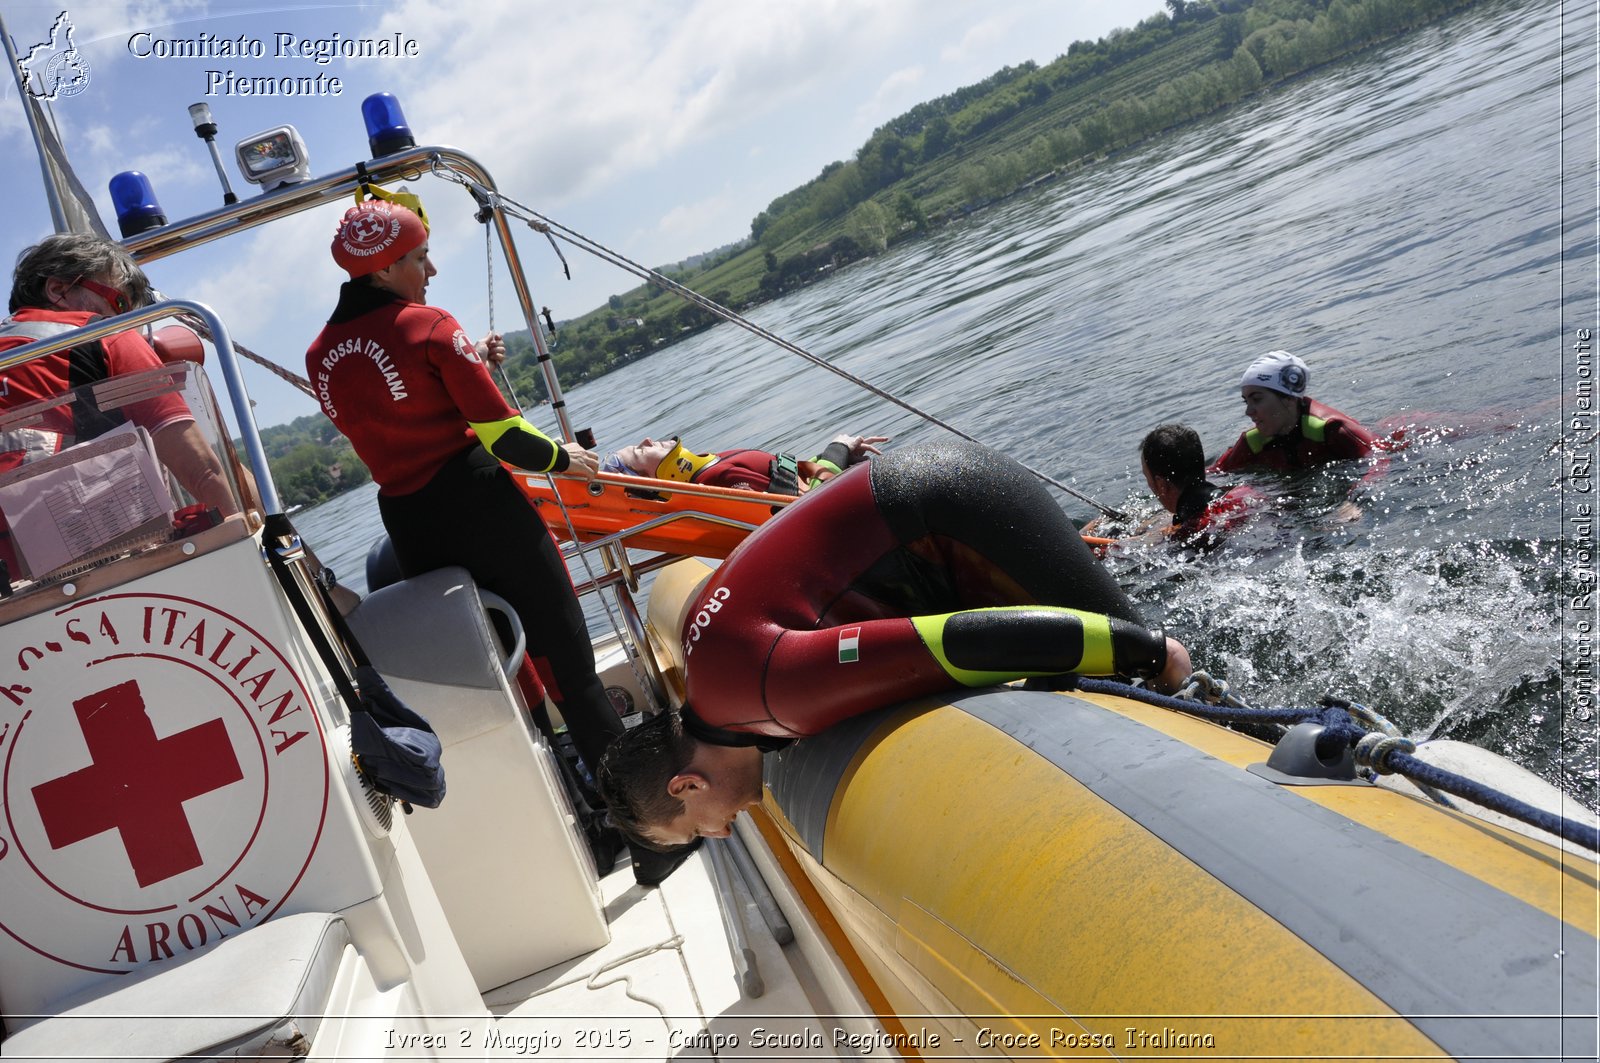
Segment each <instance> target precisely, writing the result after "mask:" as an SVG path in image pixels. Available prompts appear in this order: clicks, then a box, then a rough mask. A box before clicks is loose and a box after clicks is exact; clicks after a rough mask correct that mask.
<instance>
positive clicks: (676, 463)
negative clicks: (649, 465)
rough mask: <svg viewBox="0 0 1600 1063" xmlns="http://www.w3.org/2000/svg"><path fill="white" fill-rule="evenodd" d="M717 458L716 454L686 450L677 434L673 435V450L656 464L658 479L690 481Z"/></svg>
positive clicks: (680, 481)
mask: <svg viewBox="0 0 1600 1063" xmlns="http://www.w3.org/2000/svg"><path fill="white" fill-rule="evenodd" d="M716 460H717V456H716V455H715V454H696V453H695V452H694V451H692V450H685V449H684V448H683V444H682V443H680V442H679V441H678V437H677V436H673V437H672V450H671V451H669V452H668V453H667V456H666V457H664V458H662V459H661V463H660V464H659V465H657V466H656V479H658V480H677V481H678V482H679V483H688V482H689V481H691V480H693V479H694V478H695V476H696V474H698V473H699V472H700V470H702V469H704V468H705V467H706V466H708V465H710V464H711V463H712V462H714V461H716Z"/></svg>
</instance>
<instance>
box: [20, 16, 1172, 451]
mask: <svg viewBox="0 0 1600 1063" xmlns="http://www.w3.org/2000/svg"><path fill="white" fill-rule="evenodd" d="M63 10H65V11H67V13H68V15H69V17H70V20H71V22H72V24H73V27H74V36H73V43H74V44H75V45H76V47H77V49H78V51H79V53H80V54H81V56H82V57H83V59H85V60H86V61H87V64H88V71H89V76H88V81H87V84H86V85H85V86H84V87H83V88H82V89H81V91H79V92H77V93H76V94H74V95H71V96H65V95H63V96H61V97H59V98H58V99H57V100H56V101H55V102H54V104H53V105H52V106H53V110H54V115H55V118H56V121H57V123H58V124H59V126H60V129H61V133H62V137H63V140H64V141H65V144H66V147H67V151H68V153H69V155H70V157H71V158H72V160H73V163H74V164H75V166H76V168H77V170H78V173H79V176H80V178H81V179H82V181H83V184H84V185H85V186H86V187H87V188H88V189H89V191H90V192H91V193H92V194H94V195H95V196H96V198H97V200H98V201H99V204H100V209H101V214H102V217H104V219H105V221H106V224H107V226H108V227H109V228H110V229H111V231H112V233H113V234H114V235H115V233H116V222H115V219H114V216H113V214H112V211H111V208H110V196H109V193H108V192H107V182H108V181H109V179H110V177H111V176H112V175H113V174H115V173H117V172H120V171H123V170H129V169H136V170H140V171H143V172H144V173H146V174H147V175H148V176H149V177H150V179H151V180H152V182H153V183H154V186H155V190H156V195H157V197H158V199H159V200H160V202H161V205H162V207H163V208H164V210H165V212H166V214H167V216H168V218H169V219H171V220H173V221H177V220H179V219H182V218H187V217H192V216H194V215H197V214H201V213H205V212H207V211H210V210H213V209H215V208H216V207H218V206H221V205H222V192H221V186H220V184H219V182H218V179H217V175H216V172H215V169H214V167H213V165H212V162H211V157H210V155H209V153H208V152H207V150H206V147H205V144H204V143H203V142H202V141H201V140H200V139H199V138H197V137H196V136H195V134H194V132H193V127H192V125H191V122H190V119H189V114H188V111H187V108H188V105H189V104H191V103H196V102H201V101H204V102H206V103H208V104H209V105H210V107H211V110H212V113H213V115H214V117H215V120H216V122H217V124H218V126H219V133H218V135H217V144H218V147H219V148H220V149H221V150H222V152H223V156H224V160H225V163H226V165H227V167H228V173H229V180H230V181H231V182H232V185H233V188H234V191H235V192H236V193H238V194H239V195H240V197H241V198H244V197H249V196H255V195H259V194H260V193H259V190H258V189H257V188H256V186H254V185H249V184H246V183H245V182H244V181H243V179H242V178H241V177H240V175H239V172H238V168H237V166H236V164H235V162H234V159H233V145H234V144H235V143H236V142H237V141H239V140H242V139H244V138H245V137H247V136H249V135H251V134H254V133H257V132H260V131H262V130H266V129H268V128H270V127H272V126H275V125H279V124H283V123H288V124H292V125H294V126H295V127H296V128H297V129H298V130H299V132H300V134H301V136H302V137H303V138H304V139H305V142H306V145H307V148H308V150H309V154H310V157H311V169H312V173H313V175H317V174H324V173H330V172H336V171H340V170H344V169H347V168H349V167H350V166H352V165H354V164H355V163H356V162H357V161H360V160H364V159H366V158H367V157H368V155H369V154H370V153H369V151H368V149H367V142H366V134H365V130H364V127H363V125H362V120H361V111H360V105H361V101H362V100H363V99H364V98H365V97H366V96H367V95H369V94H370V93H373V92H378V91H388V92H392V93H394V94H395V96H396V97H397V98H398V99H399V101H400V103H401V105H402V106H403V107H404V109H405V114H406V117H407V120H408V122H409V124H410V126H411V128H412V129H413V131H414V132H415V134H416V138H417V141H418V143H419V144H440V145H449V146H452V147H456V148H460V149H461V150H463V151H465V152H467V153H468V154H470V155H472V156H473V157H475V158H476V159H478V160H479V161H480V162H481V163H483V164H484V165H485V166H486V167H487V169H488V170H489V172H490V173H492V174H493V175H494V177H495V180H496V182H497V183H498V185H499V187H500V189H501V191H502V192H503V193H504V194H506V195H507V196H509V197H511V198H513V199H516V200H517V201H519V202H522V203H525V204H527V205H529V206H531V207H533V208H535V209H537V210H539V211H540V212H541V213H544V214H546V215H548V216H550V217H552V218H554V219H556V220H558V221H560V222H562V223H563V224H565V225H568V226H570V227H571V228H573V229H575V230H577V231H579V232H581V233H584V234H585V235H588V236H590V237H592V238H594V239H595V240H597V241H598V242H600V243H602V244H605V245H607V246H609V247H612V248H614V249H616V250H617V251H619V252H621V253H623V254H625V255H626V256H628V257H629V258H632V259H634V260H636V261H639V262H642V263H644V264H646V265H650V266H657V265H662V264H665V263H668V262H673V261H677V260H679V259H682V258H685V257H687V256H689V255H692V254H695V253H698V252H701V251H706V250H710V249H712V248H714V247H717V246H720V245H722V244H726V243H729V242H731V241H734V240H737V239H740V238H741V237H743V236H745V235H747V234H748V233H749V226H750V221H751V219H752V218H753V217H754V216H755V215H756V214H757V213H758V212H759V211H761V210H762V209H764V208H765V207H766V205H767V204H768V203H769V202H771V201H772V199H773V198H774V197H776V196H778V195H781V194H782V193H784V192H787V191H789V190H790V189H792V188H794V187H795V186H797V185H799V184H801V183H803V182H805V181H806V180H809V179H810V178H811V177H814V176H815V175H816V174H817V173H818V172H819V171H820V170H821V169H822V167H823V166H824V165H826V164H827V163H829V162H831V161H834V160H842V159H848V158H850V157H851V156H852V155H853V154H854V152H855V150H856V149H857V148H859V147H860V146H861V145H862V143H864V142H865V140H866V139H867V137H868V136H869V135H871V133H872V131H873V129H875V128H876V127H878V126H879V125H881V124H883V123H884V122H885V121H887V120H889V119H891V118H893V117H894V116H896V115H898V114H901V113H902V112H904V111H905V110H907V109H908V108H910V107H911V106H913V105H915V104H916V103H919V102H921V101H923V100H927V99H931V98H933V97H936V96H939V95H942V94H944V93H947V92H950V91H952V90H953V89H956V88H959V87H960V86H963V85H969V84H972V83H973V82H975V81H979V80H981V79H983V78H985V77H987V76H988V75H990V74H991V73H993V72H994V71H995V70H997V69H999V68H1000V67H1002V66H1005V65H1008V64H1014V63H1019V62H1022V61H1024V60H1028V59H1032V60H1034V61H1036V62H1038V63H1041V64H1043V63H1048V62H1050V61H1051V60H1053V59H1054V58H1056V57H1057V56H1059V55H1061V54H1062V53H1064V52H1065V51H1066V50H1067V46H1068V45H1069V44H1071V43H1072V42H1073V41H1074V40H1078V39H1089V40H1093V39H1097V38H1099V37H1101V36H1103V35H1104V34H1105V33H1106V32H1108V31H1109V30H1111V29H1114V28H1116V27H1119V26H1123V27H1131V26H1133V25H1135V24H1136V23H1138V22H1139V21H1140V20H1142V19H1143V18H1145V17H1147V16H1149V15H1151V14H1154V13H1155V12H1157V11H1159V10H1162V5H1161V4H1160V3H1159V0H1070V2H1065V0H990V2H969V0H626V2H623V0H567V2H562V3H551V2H547V0H478V2H475V3H473V2H451V3H445V2H442V0H369V2H356V3H277V4H271V3H242V2H237V3H236V2H223V0H210V2H207V0H131V2H130V0H74V2H72V3H70V4H64V3H63V0H49V2H48V3H45V2H37V0H4V6H3V8H0V11H3V13H4V17H5V19H6V25H7V28H8V29H9V31H10V33H11V35H12V38H13V39H14V40H15V41H16V43H17V46H18V49H19V51H20V52H21V53H22V54H24V55H26V54H27V53H28V51H29V49H30V48H31V46H33V45H35V44H38V43H40V42H44V41H47V40H48V39H49V36H50V29H51V25H52V23H53V22H54V21H55V19H56V17H57V16H58V15H60V14H61V12H62V11H63ZM280 35H282V36H280ZM335 35H337V36H338V37H339V38H342V39H346V40H349V39H358V40H369V41H371V40H380V39H382V40H388V41H395V40H396V39H397V35H398V40H400V41H401V42H403V43H405V44H406V45H407V46H408V47H410V48H411V49H413V50H414V51H415V52H416V54H415V55H413V56H402V57H398V58H388V59H342V58H336V59H333V60H332V61H331V62H328V63H326V64H325V65H324V64H319V63H317V62H315V61H313V60H312V59H309V58H306V57H304V56H296V55H295V54H293V51H292V50H291V51H290V52H289V54H284V50H283V49H282V47H281V46H282V42H283V41H284V40H290V41H294V42H299V41H303V40H307V39H309V40H313V41H319V40H329V39H331V38H334V37H335ZM241 40H242V42H243V45H244V47H245V48H246V49H247V50H255V49H257V48H259V50H260V51H261V52H262V53H263V54H262V55H261V56H260V57H255V56H252V55H244V56H235V55H228V54H221V53H223V49H224V48H225V47H232V48H237V47H238V46H239V45H240V42H241ZM223 42H226V43H225V44H224V43H223ZM300 47H301V50H302V51H303V50H304V48H303V46H300ZM196 48H202V49H207V50H210V51H211V52H212V54H211V55H210V56H205V57H195V58H188V57H182V56H181V54H177V55H175V54H174V53H182V52H183V50H184V49H188V50H190V51H193V50H195V49H196ZM47 55H48V50H46V51H45V52H43V53H41V54H40V57H39V58H40V61H41V62H44V61H45V60H46V59H47ZM213 72H214V73H213ZM230 74H232V75H234V77H235V79H239V78H273V79H278V78H285V77H289V78H315V77H317V76H318V75H323V76H325V78H326V79H333V78H337V79H339V81H340V82H341V83H342V85H341V91H340V92H339V94H337V95H334V94H332V92H331V91H328V88H329V86H328V82H327V81H325V82H324V92H325V94H322V95H310V96H293V97H285V96H276V97H270V96H269V97H252V96H245V95H241V94H239V93H238V92H237V91H234V92H231V93H230V92H229V91H228V90H229V82H228V80H227V78H228V75H230ZM237 83H238V82H237V80H235V81H234V82H233V84H234V85H237ZM0 92H3V94H4V105H3V106H0V144H3V145H4V148H5V151H6V155H7V156H8V157H9V158H11V159H12V160H13V164H12V165H10V166H7V167H5V168H4V169H3V170H0V197H3V202H4V203H5V204H6V208H7V209H6V210H5V212H4V213H3V214H0V257H3V258H4V260H5V261H6V262H7V263H8V264H9V263H10V262H12V261H14V257H15V254H16V252H17V251H19V250H20V249H21V248H22V247H24V246H26V245H27V244H29V243H31V242H33V241H34V240H37V239H38V238H39V237H41V236H44V235H46V234H48V233H49V232H50V228H51V226H50V218H49V213H48V210H47V208H46V205H45V200H44V195H43V192H42V190H41V183H40V178H39V172H38V168H37V166H35V165H33V163H32V157H33V149H32V144H31V141H30V140H29V138H28V134H27V130H26V127H25V125H24V123H23V120H22V116H21V112H20V109H19V107H18V106H17V95H16V92H17V90H16V87H15V86H14V85H13V84H11V83H9V81H7V82H6V83H4V84H3V85H0ZM412 188H413V190H414V191H417V192H420V193H421V194H422V195H423V196H424V199H425V201H426V203H427V206H428V210H429V214H430V219H431V221H432V223H433V236H432V246H433V258H434V261H435V264H436V265H437V266H438V268H439V270H440V275H439V276H438V277H437V278H436V279H435V280H434V282H433V284H432V286H431V287H430V289H429V301H430V302H432V303H435V304H437V305H440V306H443V307H445V308H447V309H449V310H450V311H451V312H452V313H454V314H455V315H456V316H457V317H459V318H460V319H461V320H462V323H463V324H464V325H465V326H466V328H467V330H468V331H469V332H471V333H473V334H475V335H476V334H481V333H482V332H483V331H485V330H486V329H487V328H488V326H489V324H490V321H489V302H488V299H487V297H486V290H487V284H486V281H487V267H486V263H485V253H484V238H483V227H482V226H481V225H479V224H477V223H476V222H475V221H474V220H473V214H474V207H473V204H472V202H471V200H470V199H469V198H468V196H467V195H466V193H465V192H463V191H462V190H460V189H458V188H455V187H453V186H450V185H446V184H443V183H442V182H440V181H438V180H436V179H425V180H422V181H419V182H415V183H413V185H412ZM341 210H342V208H339V207H335V206H331V205H330V206H328V207H325V208H322V209H321V210H318V211H314V212H311V213H309V214H306V215H302V216H300V217H298V218H296V219H294V220H291V221H287V222H280V223H278V224H277V225H275V226H272V227H270V228H267V229H263V230H258V231H256V232H254V233H252V234H249V235H245V236H241V237H232V238H229V239H227V240H223V241H219V242H217V243H215V244H212V245H209V246H208V247H207V248H203V249H199V250H196V251H193V252H189V253H188V254H185V255H182V256H178V257H174V258H168V259H163V260H160V261H158V262H155V263H153V264H152V265H151V267H150V270H149V272H150V274H151V277H152V279H153V280H154V282H155V284H156V286H157V287H159V288H161V289H162V290H163V291H166V292H168V293H170V294H173V295H182V296H185V297H188V298H193V299H198V300H200V301H202V302H205V303H208V304H210V305H211V306H213V307H214V308H215V309H217V310H218V311H219V313H221V315H222V317H223V319H224V320H225V321H226V322H227V323H228V324H229V327H230V328H232V329H233V330H234V335H235V337H236V338H237V339H238V340H239V341H240V342H242V343H244V344H245V345H247V346H249V347H251V348H252V349H254V350H256V351H258V352H260V353H262V354H266V355H268V356H270V357H273V358H274V359H275V360H278V361H280V362H282V363H283V364H285V365H287V366H290V367H291V368H293V369H295V370H296V371H297V372H300V371H303V367H304V362H303V356H304V352H305V348H306V347H307V346H308V345H309V343H310V341H311V339H312V338H313V337H314V336H315V335H316V333H317V330H318V329H319V328H320V327H321V324H322V322H323V321H324V320H325V318H326V316H327V313H328V311H329V310H330V309H331V308H332V304H333V300H334V297H335V290H336V288H337V286H338V283H339V281H340V280H341V279H342V278H343V274H342V273H340V272H339V270H338V269H337V268H336V267H335V266H334V265H333V263H332V260H331V259H330V258H329V255H328V251H327V247H328V243H329V240H330V239H331V237H332V234H333V228H334V225H335V223H336V221H337V219H338V216H339V214H340V213H341ZM518 249H519V251H520V253H521V255H522V259H523V263H524V266H525V268H526V270H527V273H528V276H529V279H530V284H531V286H532V289H533V296H534V299H535V301H536V302H537V303H539V304H546V305H549V306H550V307H551V309H552V311H553V312H554V314H555V316H556V317H557V319H560V318H565V317H573V316H577V315H579V314H582V313H584V312H586V311H588V310H590V309H592V308H593V307H595V306H597V305H598V304H599V303H601V302H603V301H604V300H605V298H606V297H607V296H608V295H610V294H611V293H613V292H618V291H624V290H627V289H628V288H630V287H633V286H634V285H635V284H636V283H637V282H636V281H635V280H634V279H633V278H632V277H630V276H629V275H627V274H625V273H622V272H620V271H618V270H617V269H616V268H615V267H612V266H608V265H606V264H604V263H601V262H599V261H598V260H596V259H593V258H590V257H588V256H587V255H584V254H582V253H581V252H577V251H574V250H572V249H566V254H567V257H568V259H569V261H570V262H571V264H572V270H573V280H571V281H567V280H565V279H564V278H563V277H562V275H561V272H560V264H559V262H558V261H557V260H556V259H555V257H554V255H553V254H552V253H551V252H550V250H549V245H548V244H547V243H546V241H545V240H544V238H543V237H541V236H538V235H536V234H534V233H532V232H529V231H526V230H522V231H521V235H519V238H518ZM495 281H496V287H495V295H496V298H495V303H494V324H495V326H496V327H498V328H501V329H504V330H507V331H509V330H512V329H516V328H521V327H523V322H522V320H521V318H520V316H519V315H518V314H517V311H516V306H515V304H514V302H513V301H512V298H511V294H510V290H509V285H508V284H507V283H506V274H505V271H504V268H503V266H502V264H501V263H500V262H499V261H498V259H497V261H496V272H495ZM246 380H247V384H248V386H249V388H250V391H251V395H252V398H253V399H254V400H255V401H256V403H257V416H258V419H259V420H260V422H261V423H262V424H263V425H270V424H277V423H280V422H283V421H287V420H291V419H293V418H295V417H299V416H302V415H304V414H307V413H312V412H315V409H316V407H315V404H313V403H312V402H311V401H310V400H309V399H306V398H304V397H303V396H301V395H300V394H299V392H297V391H295V390H294V389H293V388H291V387H289V386H288V385H286V384H284V383H283V382H282V381H280V380H278V379H277V378H276V377H273V376H271V375H270V374H267V373H266V372H264V371H262V370H258V369H255V368H254V367H248V368H247V375H246ZM545 427H547V428H548V427H549V426H545Z"/></svg>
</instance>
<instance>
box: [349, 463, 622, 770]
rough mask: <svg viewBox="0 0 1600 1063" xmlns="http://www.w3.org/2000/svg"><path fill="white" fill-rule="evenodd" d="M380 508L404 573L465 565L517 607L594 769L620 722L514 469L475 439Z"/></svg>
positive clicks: (560, 569)
mask: <svg viewBox="0 0 1600 1063" xmlns="http://www.w3.org/2000/svg"><path fill="white" fill-rule="evenodd" d="M378 511H379V513H380V514H381V515H382V517H383V526H384V528H385V529H387V530H388V532H389V539H390V541H391V542H392V543H393V544H394V553H395V560H396V561H397V562H398V563H399V565H400V571H401V572H403V573H404V574H405V575H406V576H416V575H420V574H422V573H424V572H430V571H432V570H433V569H436V568H444V567H445V566H447V565H460V566H461V567H462V568H464V569H466V570H467V571H468V572H470V573H471V574H472V578H473V579H474V580H475V581H476V582H477V584H478V586H479V587H481V588H483V589H484V590H486V591H492V592H493V593H495V594H498V595H499V596H500V597H502V598H504V599H505V600H506V602H507V603H509V604H510V606H511V608H512V609H514V610H515V611H516V614H517V616H518V618H519V619H521V621H522V626H523V629H524V630H525V631H526V632H527V636H528V655H529V656H530V657H532V658H534V659H535V660H536V661H537V660H538V659H539V658H541V657H542V658H544V659H545V661H546V662H548V668H549V674H550V675H551V676H552V677H553V678H554V679H555V687H556V689H552V690H551V691H550V698H551V700H552V701H553V702H555V705H556V708H557V709H559V710H560V712H561V715H562V718H563V719H565V720H566V723H567V729H568V730H569V731H570V732H571V734H572V740H573V743H574V744H575V745H576V746H577V747H578V753H579V754H580V755H581V756H582V757H583V760H584V763H585V764H587V765H588V767H589V770H590V771H591V772H592V771H593V770H594V769H595V767H596V766H597V765H598V764H599V763H600V754H601V753H603V752H604V751H605V748H606V746H607V745H609V744H610V742H611V739H612V738H613V737H614V736H616V735H619V734H621V733H622V721H621V720H619V719H618V718H617V713H616V710H615V709H614V708H612V706H611V702H610V700H609V699H608V698H607V697H606V694H605V689H604V688H603V687H602V686H601V683H600V679H599V677H598V676H596V675H595V670H594V647H593V646H592V645H590V642H589V630H588V626H587V625H586V624H585V623H584V619H583V610H582V609H581V608H580V607H579V605H578V597H577V595H576V594H575V593H574V592H573V589H572V580H571V579H570V578H569V577H568V575H567V569H566V565H565V564H563V563H562V560H561V553H560V551H559V550H557V549H556V545H555V542H554V541H553V540H552V539H551V538H550V532H549V531H548V530H547V529H546V528H545V526H544V521H543V520H541V519H540V517H539V515H538V514H537V513H536V512H534V508H533V506H532V505H531V504H530V503H529V502H528V500H527V499H526V498H525V497H524V496H523V494H522V492H521V491H519V490H517V485H516V484H515V483H513V482H512V480H511V475H510V474H509V473H507V472H506V470H505V469H504V468H502V467H501V465H500V463H499V462H497V461H495V459H494V458H493V457H491V456H490V455H489V454H488V452H486V451H485V450H484V449H483V448H482V447H479V446H473V447H471V448H470V449H468V450H464V451H462V452H461V453H460V454H458V455H456V456H455V457H454V458H451V459H450V460H449V461H447V462H446V463H445V464H444V466H443V467H441V468H440V470H439V471H438V473H436V474H435V475H434V477H433V479H432V480H430V481H429V482H428V484H427V486H426V487H424V488H422V490H420V491H415V492H413V493H411V494H409V495H396V496H390V495H383V494H380V495H378ZM537 708H538V707H537V706H535V709H536V710H537Z"/></svg>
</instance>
